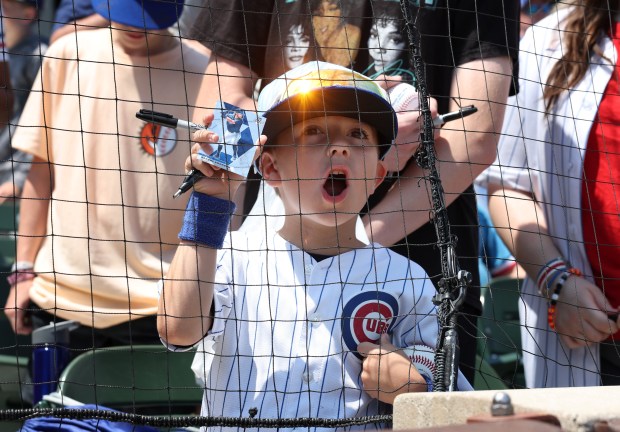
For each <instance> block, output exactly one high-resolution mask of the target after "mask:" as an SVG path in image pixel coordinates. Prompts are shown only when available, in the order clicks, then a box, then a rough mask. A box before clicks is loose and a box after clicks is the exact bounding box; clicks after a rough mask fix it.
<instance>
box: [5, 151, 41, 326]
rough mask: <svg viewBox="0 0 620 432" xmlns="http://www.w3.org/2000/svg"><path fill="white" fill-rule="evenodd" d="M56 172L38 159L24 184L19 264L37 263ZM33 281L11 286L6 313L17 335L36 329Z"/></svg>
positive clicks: (21, 205)
mask: <svg viewBox="0 0 620 432" xmlns="http://www.w3.org/2000/svg"><path fill="white" fill-rule="evenodd" d="M52 185H53V178H52V171H51V167H50V164H49V163H48V162H47V161H44V160H42V159H39V158H36V157H35V158H34V160H33V162H32V167H31V169H30V172H29V173H28V177H27V179H26V182H25V184H24V190H23V193H22V199H21V201H20V211H19V227H18V231H17V261H18V262H19V261H22V262H34V260H35V258H36V256H37V253H38V252H39V249H40V247H41V244H42V243H43V240H44V238H45V236H46V234H47V213H48V211H49V200H50V197H51V196H52ZM31 285H32V280H29V281H25V282H21V283H18V284H17V285H16V286H13V287H11V290H10V292H9V297H8V299H7V302H6V307H5V313H6V315H7V317H8V318H9V321H10V322H11V326H12V327H13V331H15V333H17V334H29V333H30V332H31V331H32V328H31V326H30V324H29V322H28V320H27V315H26V308H27V307H28V303H29V301H30V296H29V291H30V287H31Z"/></svg>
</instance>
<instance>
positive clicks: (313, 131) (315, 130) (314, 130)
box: [303, 126, 323, 135]
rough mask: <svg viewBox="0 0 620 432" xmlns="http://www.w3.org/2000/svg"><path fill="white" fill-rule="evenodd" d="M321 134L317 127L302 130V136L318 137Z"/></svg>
mask: <svg viewBox="0 0 620 432" xmlns="http://www.w3.org/2000/svg"><path fill="white" fill-rule="evenodd" d="M322 133H323V131H322V130H321V128H320V127H318V126H307V127H305V128H304V131H303V134H304V135H320V134H322Z"/></svg>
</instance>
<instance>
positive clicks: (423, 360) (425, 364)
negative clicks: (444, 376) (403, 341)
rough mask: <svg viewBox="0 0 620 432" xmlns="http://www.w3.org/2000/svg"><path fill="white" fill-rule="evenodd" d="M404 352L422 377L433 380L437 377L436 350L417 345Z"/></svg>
mask: <svg viewBox="0 0 620 432" xmlns="http://www.w3.org/2000/svg"><path fill="white" fill-rule="evenodd" d="M403 352H404V353H405V355H406V356H407V357H409V359H410V360H411V362H412V363H413V364H414V365H415V367H416V369H417V370H418V372H420V375H424V376H426V377H428V378H431V379H432V378H433V377H434V376H435V350H433V348H431V347H429V346H427V345H421V344H416V345H413V346H410V347H407V348H405V349H403Z"/></svg>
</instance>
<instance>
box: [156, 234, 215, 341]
mask: <svg viewBox="0 0 620 432" xmlns="http://www.w3.org/2000/svg"><path fill="white" fill-rule="evenodd" d="M216 258H217V249H211V248H209V247H206V246H196V245H195V244H190V243H187V242H181V244H180V245H179V247H178V248H177V250H176V253H175V255H174V259H173V260H172V263H171V264H170V269H169V271H168V274H167V275H166V277H165V280H164V287H163V290H162V294H161V297H160V298H159V307H158V312H157V330H158V332H159V335H160V337H161V338H162V339H163V340H164V341H166V342H167V343H169V344H173V345H177V346H191V345H194V344H195V343H197V342H198V341H200V339H202V338H203V337H204V335H205V334H207V331H208V330H209V329H210V328H211V324H212V317H211V312H210V311H211V304H212V302H213V283H212V282H213V278H214V275H215V265H216Z"/></svg>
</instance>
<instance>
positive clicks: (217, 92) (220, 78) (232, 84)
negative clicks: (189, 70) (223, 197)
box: [194, 54, 256, 231]
mask: <svg viewBox="0 0 620 432" xmlns="http://www.w3.org/2000/svg"><path fill="white" fill-rule="evenodd" d="M255 85H256V74H254V73H253V72H252V71H251V70H250V69H249V68H247V67H246V66H244V65H242V64H240V63H237V62H235V61H233V60H228V59H226V58H224V57H217V56H216V55H215V54H213V55H212V56H211V58H210V59H209V64H208V65H207V71H206V73H205V77H204V78H203V81H202V85H201V86H200V91H199V93H198V98H197V101H198V107H197V108H196V109H195V110H194V121H195V122H197V123H200V122H202V119H203V118H204V116H205V115H208V114H211V113H212V110H213V107H214V106H215V102H217V101H218V100H223V101H225V102H228V103H230V104H233V105H235V106H238V107H240V108H243V109H246V110H255V109H256V107H255V103H254V99H253V98H252V95H253V92H254V87H255ZM244 198H245V183H243V184H242V185H241V186H240V187H239V189H238V191H237V195H236V196H235V197H234V200H233V201H234V202H235V204H236V205H237V209H238V210H237V213H236V214H235V216H234V217H233V219H232V221H231V223H230V229H231V231H234V230H236V229H238V228H239V227H240V226H241V223H242V222H243V215H242V214H241V213H242V212H243V210H242V209H243V201H244Z"/></svg>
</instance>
